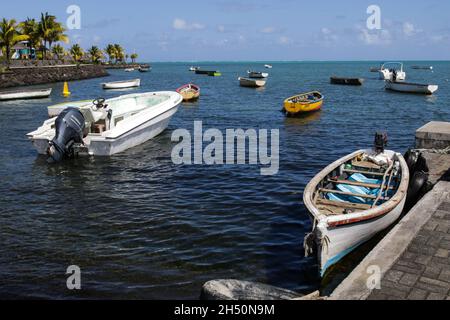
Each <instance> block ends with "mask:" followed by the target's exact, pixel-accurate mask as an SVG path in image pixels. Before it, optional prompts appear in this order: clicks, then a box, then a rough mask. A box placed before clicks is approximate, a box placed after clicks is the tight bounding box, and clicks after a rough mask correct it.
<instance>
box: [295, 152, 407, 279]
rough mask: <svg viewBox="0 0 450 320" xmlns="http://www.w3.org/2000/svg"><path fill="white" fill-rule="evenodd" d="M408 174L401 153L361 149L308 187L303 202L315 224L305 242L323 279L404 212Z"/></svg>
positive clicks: (334, 163)
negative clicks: (327, 272) (340, 262)
mask: <svg viewBox="0 0 450 320" xmlns="http://www.w3.org/2000/svg"><path fill="white" fill-rule="evenodd" d="M408 183H409V170H408V166H407V164H406V161H405V159H404V158H403V156H402V155H401V154H400V153H396V152H394V151H389V150H382V151H381V152H380V153H376V152H375V151H373V150H372V149H367V150H358V151H355V152H354V153H352V154H349V155H347V156H345V157H343V158H342V159H339V160H337V161H335V162H333V163H332V164H330V165H329V166H328V167H326V168H325V169H323V170H322V171H321V172H320V173H319V174H318V175H317V176H316V177H314V178H313V179H312V180H311V182H309V184H308V185H307V186H306V188H305V191H304V194H303V202H304V204H305V206H306V208H307V209H308V211H309V214H310V218H311V220H312V221H313V231H312V232H311V233H309V234H308V235H306V237H305V241H304V247H305V253H306V255H309V254H311V253H312V252H313V251H314V249H316V252H317V255H318V262H319V267H320V274H321V276H322V277H323V276H324V274H325V272H326V271H327V269H328V268H329V267H331V266H332V265H334V264H335V263H337V262H338V261H339V260H341V259H342V258H343V257H344V256H346V255H347V254H348V253H350V252H351V251H353V250H354V249H356V248H357V247H358V246H359V245H361V244H363V243H364V242H366V241H368V240H369V239H371V238H372V237H373V236H375V235H376V234H377V233H378V232H380V231H382V230H384V229H386V228H387V227H389V226H390V225H391V224H393V223H394V222H395V221H396V220H397V219H398V218H399V217H400V214H401V213H402V210H403V207H404V205H405V201H406V194H407V189H408Z"/></svg>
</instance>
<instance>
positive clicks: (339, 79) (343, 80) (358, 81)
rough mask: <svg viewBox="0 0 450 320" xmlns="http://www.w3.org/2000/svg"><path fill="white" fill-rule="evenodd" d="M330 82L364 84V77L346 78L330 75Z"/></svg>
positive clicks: (353, 84)
mask: <svg viewBox="0 0 450 320" xmlns="http://www.w3.org/2000/svg"><path fill="white" fill-rule="evenodd" d="M330 83H332V84H343V85H349V86H362V84H363V83H364V79H362V78H344V77H336V76H332V77H330Z"/></svg>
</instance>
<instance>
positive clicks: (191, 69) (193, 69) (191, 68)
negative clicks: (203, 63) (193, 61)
mask: <svg viewBox="0 0 450 320" xmlns="http://www.w3.org/2000/svg"><path fill="white" fill-rule="evenodd" d="M199 69H200V67H194V66H192V67H190V68H189V71H197V70H199Z"/></svg>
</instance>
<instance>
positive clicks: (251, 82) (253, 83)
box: [238, 77, 266, 88]
mask: <svg viewBox="0 0 450 320" xmlns="http://www.w3.org/2000/svg"><path fill="white" fill-rule="evenodd" d="M238 80H239V84H240V85H241V87H250V88H258V87H264V86H265V85H266V80H256V79H249V78H242V77H239V78H238Z"/></svg>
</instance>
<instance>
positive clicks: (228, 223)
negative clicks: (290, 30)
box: [0, 62, 450, 299]
mask: <svg viewBox="0 0 450 320" xmlns="http://www.w3.org/2000/svg"><path fill="white" fill-rule="evenodd" d="M414 64H432V65H433V66H434V69H435V71H434V72H433V73H431V72H430V71H420V70H411V68H410V66H411V65H414ZM198 65H200V66H201V67H202V68H204V69H209V68H211V69H218V70H220V71H222V73H223V76H222V77H217V78H213V77H207V76H201V75H195V74H193V73H191V72H189V71H188V67H189V66H190V64H189V63H156V64H153V71H152V72H151V73H146V74H145V73H144V74H141V73H137V72H136V73H134V74H133V73H132V74H130V73H125V72H123V71H120V70H119V71H114V70H113V71H111V72H110V73H111V76H110V77H108V78H103V79H93V80H85V81H78V82H72V83H70V90H71V91H72V93H73V94H72V96H71V98H70V99H72V100H80V99H94V98H96V97H100V96H103V97H106V98H108V97H113V96H118V95H121V94H127V93H133V92H145V91H159V90H174V89H176V88H177V87H179V86H181V85H182V84H185V83H187V82H191V81H192V82H194V83H196V84H198V85H199V86H200V87H201V89H202V96H201V98H200V100H199V101H198V102H197V103H192V104H185V105H182V106H181V107H180V109H179V111H178V113H177V114H176V115H175V116H174V118H173V119H172V121H171V123H170V125H169V128H168V130H167V131H165V132H164V133H163V134H161V135H160V136H158V137H156V138H155V139H153V140H151V141H149V142H147V143H145V144H143V145H141V146H139V147H136V148H133V149H130V150H128V151H126V152H124V153H122V154H119V155H117V156H113V157H111V158H91V159H89V158H80V159H75V160H69V161H65V162H63V163H61V164H58V165H48V164H47V163H46V161H45V158H42V157H38V156H37V154H36V152H35V151H34V149H33V148H32V146H31V144H30V142H29V141H28V140H27V139H26V137H25V134H26V133H28V132H30V131H32V130H34V129H35V128H37V127H38V126H39V125H41V123H42V122H43V121H44V120H45V119H46V118H47V110H46V107H47V106H48V105H51V104H56V103H60V102H63V101H65V100H64V98H62V97H61V96H60V93H61V91H62V84H55V85H52V86H53V88H54V92H53V94H52V97H51V98H49V99H45V100H31V101H14V102H0V127H1V129H2V134H1V135H0V141H1V143H0V181H1V183H0V297H2V298H7V297H10V298H13V297H22V298H23V297H25V298H127V299H134V298H137V299H196V298H198V296H199V293H200V288H201V286H202V284H203V283H204V282H205V281H208V280H211V279H217V278H235V279H241V280H249V281H259V282H263V283H268V284H272V285H276V286H281V287H284V288H288V289H293V290H298V291H301V292H307V291H311V290H316V289H317V288H318V287H319V286H320V281H319V279H318V278H317V265H316V262H315V259H314V258H304V257H303V248H302V241H303V236H304V234H305V233H306V232H309V231H310V228H311V224H310V222H309V219H308V216H307V213H306V210H305V209H304V207H303V205H302V191H303V189H304V187H305V185H306V184H307V183H308V181H309V180H310V179H311V178H312V177H313V176H314V175H315V174H316V173H317V172H318V171H319V170H320V169H321V168H323V167H324V166H326V165H327V164H329V163H330V162H332V161H334V160H336V159H337V158H339V157H341V156H343V155H345V154H347V153H350V152H352V151H354V150H355V149H357V148H364V147H368V146H371V145H372V140H373V135H374V133H375V131H376V130H382V131H387V132H388V135H389V148H391V149H395V150H397V151H400V152H405V151H406V150H407V148H408V147H410V146H412V145H413V143H414V132H415V130H416V129H417V128H418V127H420V126H422V125H423V124H425V123H426V122H428V121H430V120H441V121H449V120H450V108H449V101H450V83H449V80H448V79H449V78H450V63H448V62H420V63H418V62H408V63H406V64H405V71H406V72H407V80H409V81H414V82H422V81H426V82H432V83H436V84H438V85H439V86H440V88H439V91H438V92H437V94H435V95H434V96H432V97H425V96H420V95H408V94H398V93H391V92H385V90H384V85H383V82H382V81H380V80H377V77H378V74H377V73H370V72H369V71H368V70H369V67H371V66H377V65H378V63H376V62H372V63H371V62H355V63H351V62H339V63H338V62H316V63H312V62H308V63H306V62H305V63H273V66H274V68H273V69H272V70H269V71H268V72H270V79H269V80H268V83H267V86H266V88H263V89H258V90H254V89H249V88H241V87H239V85H238V81H237V77H238V76H239V75H241V76H245V75H246V71H247V70H248V69H257V70H261V71H262V70H264V68H263V63H204V64H198ZM333 74H336V75H342V76H358V77H364V78H366V83H365V84H364V86H362V87H347V86H336V85H330V84H329V76H330V75H333ZM137 77H140V78H141V79H142V87H141V88H139V89H137V90H130V91H120V92H113V91H108V92H104V91H103V90H102V89H101V87H100V83H101V82H104V81H114V80H123V79H129V78H137ZM44 87H45V86H44ZM313 89H314V90H319V91H321V92H322V93H323V94H324V95H325V104H324V106H323V110H322V111H321V112H319V113H315V114H313V115H311V116H309V117H306V118H286V117H285V116H284V115H283V114H282V113H281V112H280V109H281V108H282V102H283V100H284V98H286V97H289V96H291V95H293V94H296V93H300V92H305V91H309V90H313ZM195 120H202V121H203V127H204V129H205V130H206V129H208V128H218V129H220V130H225V129H227V128H242V129H248V128H255V129H258V128H262V129H279V130H280V171H279V173H278V174H277V175H275V176H270V177H267V176H261V175H259V167H258V166H226V165H224V166H206V165H205V166H185V165H184V166H177V165H174V164H172V162H171V158H170V154H171V150H172V147H173V146H174V144H173V143H172V142H171V141H170V137H171V132H172V131H173V130H175V129H177V128H186V129H189V130H192V128H193V122H194V121H195ZM69 265H78V266H80V267H81V271H82V291H80V292H71V291H69V290H67V289H66V275H65V271H66V269H67V267H68V266H69ZM340 276H341V277H342V275H340ZM337 277H339V275H338V276H337Z"/></svg>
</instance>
